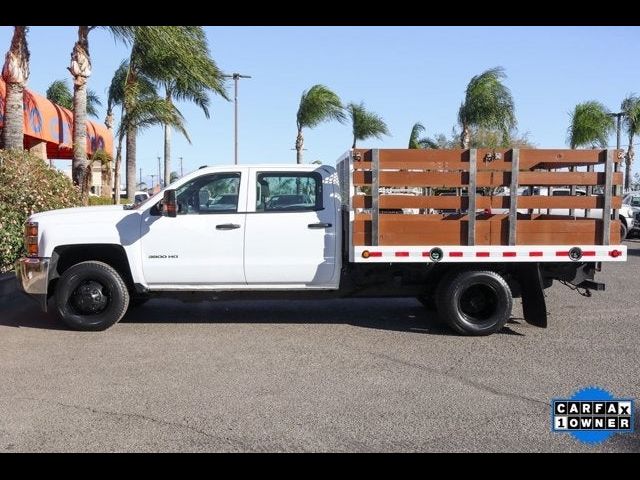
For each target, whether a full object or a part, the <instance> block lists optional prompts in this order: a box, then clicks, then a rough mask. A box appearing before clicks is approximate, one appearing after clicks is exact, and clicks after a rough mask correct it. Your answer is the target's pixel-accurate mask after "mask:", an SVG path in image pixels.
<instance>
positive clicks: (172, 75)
mask: <svg viewBox="0 0 640 480" xmlns="http://www.w3.org/2000/svg"><path fill="white" fill-rule="evenodd" d="M199 44H204V47H202V46H198V45H199ZM203 48H204V50H205V52H206V53H207V54H208V50H207V48H206V39H205V36H204V33H203V32H202V30H197V29H193V28H191V27H177V26H155V27H137V28H136V30H135V35H134V42H133V46H132V49H131V55H130V57H129V68H128V72H127V75H126V81H125V87H124V101H123V106H124V110H125V114H126V112H128V111H132V110H133V109H134V108H135V104H136V102H137V101H138V98H139V96H138V93H137V92H138V89H139V87H140V85H139V83H140V79H141V78H142V77H146V78H147V79H148V80H150V81H152V82H165V81H166V82H173V81H175V82H176V83H180V82H185V81H187V80H186V78H187V76H188V75H192V76H193V78H192V79H189V80H188V81H189V82H193V83H194V84H195V83H200V84H203V85H206V86H208V87H209V89H212V88H213V89H214V90H215V91H217V92H220V93H223V92H224V89H223V87H222V84H221V83H220V78H221V74H220V72H219V71H218V70H217V68H215V64H214V63H213V61H212V60H211V59H210V58H209V57H208V56H207V57H206V58H205V57H203V56H202V55H199V54H196V53H194V52H202V50H203ZM205 63H206V64H207V65H204V64H205ZM203 65H204V66H203ZM209 75H211V76H213V78H208V77H209ZM180 89H181V90H183V91H185V92H186V91H187V89H186V88H183V87H182V86H180ZM225 95H226V93H225ZM201 98H202V97H201ZM171 104H173V102H171ZM167 123H168V124H170V125H172V124H173V123H174V122H172V121H169V122H167ZM128 128H129V129H130V130H129V131H128V132H127V133H126V138H127V140H126V144H127V192H128V194H129V195H131V193H132V192H133V191H134V189H135V173H136V168H135V163H136V158H135V157H136V130H137V126H136V124H135V122H130V123H129V127H128ZM182 132H183V133H184V129H182Z"/></svg>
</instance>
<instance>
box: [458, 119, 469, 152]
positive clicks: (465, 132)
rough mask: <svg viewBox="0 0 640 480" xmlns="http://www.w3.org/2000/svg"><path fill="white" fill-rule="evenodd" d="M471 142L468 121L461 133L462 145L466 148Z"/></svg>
mask: <svg viewBox="0 0 640 480" xmlns="http://www.w3.org/2000/svg"><path fill="white" fill-rule="evenodd" d="M470 144H471V131H470V129H469V125H467V124H466V123H465V124H463V125H462V133H461V134H460V147H461V148H464V149H465V150H466V149H467V148H469V145H470Z"/></svg>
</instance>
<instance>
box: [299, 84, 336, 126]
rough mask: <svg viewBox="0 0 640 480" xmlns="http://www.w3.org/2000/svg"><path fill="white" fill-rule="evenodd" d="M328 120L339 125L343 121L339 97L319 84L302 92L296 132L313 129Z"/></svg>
mask: <svg viewBox="0 0 640 480" xmlns="http://www.w3.org/2000/svg"><path fill="white" fill-rule="evenodd" d="M329 120H337V121H339V122H340V123H342V122H344V120H345V114H344V110H343V107H342V102H341V101H340V97H338V95H336V94H335V93H334V92H332V91H331V90H329V89H328V88H327V87H325V86H324V85H320V84H318V85H314V86H312V87H311V88H310V89H309V90H305V91H304V92H302V96H301V97H300V105H299V107H298V113H297V115H296V123H297V126H298V130H300V129H302V128H304V127H307V128H313V127H316V126H318V125H319V124H320V123H322V122H326V121H329Z"/></svg>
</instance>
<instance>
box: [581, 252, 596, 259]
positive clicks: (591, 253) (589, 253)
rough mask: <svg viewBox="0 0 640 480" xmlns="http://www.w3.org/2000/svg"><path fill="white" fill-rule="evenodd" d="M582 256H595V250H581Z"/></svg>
mask: <svg viewBox="0 0 640 480" xmlns="http://www.w3.org/2000/svg"><path fill="white" fill-rule="evenodd" d="M582 256H583V257H595V256H596V252H594V251H593V250H589V251H587V252H582Z"/></svg>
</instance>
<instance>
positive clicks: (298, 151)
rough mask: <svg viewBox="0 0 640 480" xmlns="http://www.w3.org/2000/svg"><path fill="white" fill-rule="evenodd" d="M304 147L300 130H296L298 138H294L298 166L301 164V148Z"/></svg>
mask: <svg viewBox="0 0 640 480" xmlns="http://www.w3.org/2000/svg"><path fill="white" fill-rule="evenodd" d="M303 147H304V137H303V136H302V129H301V128H299V129H298V136H297V137H296V163H297V164H298V165H300V164H301V163H302V148H303Z"/></svg>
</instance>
